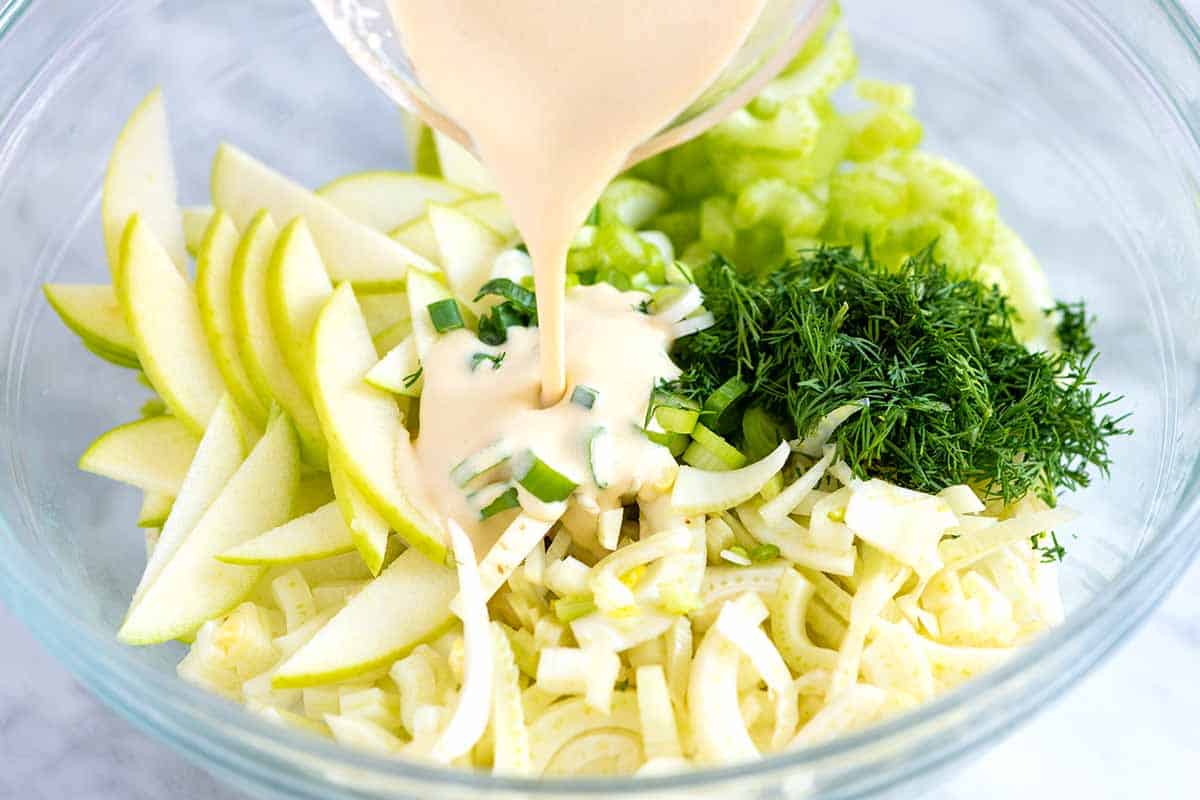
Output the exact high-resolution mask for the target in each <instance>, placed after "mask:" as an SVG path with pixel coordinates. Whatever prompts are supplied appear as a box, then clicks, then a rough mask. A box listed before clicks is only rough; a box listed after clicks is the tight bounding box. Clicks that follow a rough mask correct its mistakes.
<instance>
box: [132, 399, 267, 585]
mask: <svg viewBox="0 0 1200 800" xmlns="http://www.w3.org/2000/svg"><path fill="white" fill-rule="evenodd" d="M244 434H245V432H244V430H243V428H242V424H241V422H240V421H239V416H238V411H237V406H236V404H235V403H234V401H233V398H232V396H231V395H228V394H226V395H225V396H224V397H222V398H221V402H219V403H217V408H216V410H215V411H213V415H212V418H211V419H210V420H209V421H208V428H207V429H205V431H204V436H203V437H202V438H201V439H200V445H199V447H197V448H196V454H195V457H193V458H192V460H191V463H190V464H189V465H188V468H187V474H186V475H185V476H184V478H183V481H182V483H181V484H180V486H179V488H178V492H177V496H176V497H175V502H174V503H173V504H172V505H171V513H169V514H168V515H167V518H166V521H165V522H164V523H163V527H162V532H161V534H160V535H159V537H158V543H157V545H156V546H155V548H154V552H153V553H151V555H150V558H149V559H147V561H146V568H145V569H144V570H143V571H142V578H141V580H140V581H138V587H137V591H135V592H134V594H133V600H134V602H135V603H136V602H137V600H138V599H139V598H140V597H141V596H142V594H143V593H144V592H145V590H146V587H148V586H149V585H150V584H151V582H152V581H153V580H154V579H155V578H156V577H157V576H158V573H159V572H161V571H162V568H163V565H164V564H166V563H167V561H168V560H169V559H170V557H171V555H173V554H174V552H175V551H176V550H178V549H179V546H180V544H182V542H183V540H184V538H185V537H186V536H187V535H188V534H189V533H191V531H192V529H193V528H195V527H196V523H197V522H199V521H200V517H202V516H203V515H204V512H205V511H207V510H208V507H209V506H210V505H212V502H213V500H214V499H215V498H216V497H217V495H218V494H220V493H221V490H222V489H224V488H225V484H227V483H229V480H230V478H232V477H233V474H234V473H235V472H237V469H238V467H239V466H241V463H242V461H243V460H244V459H245V456H246V442H245V436H244Z"/></svg>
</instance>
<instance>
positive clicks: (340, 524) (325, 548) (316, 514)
mask: <svg viewBox="0 0 1200 800" xmlns="http://www.w3.org/2000/svg"><path fill="white" fill-rule="evenodd" d="M352 550H354V539H353V537H352V536H351V534H350V529H349V528H347V527H346V522H345V520H343V519H342V512H341V511H340V510H338V507H337V504H336V503H327V504H326V505H323V506H321V507H320V508H318V509H317V510H316V511H313V512H311V513H309V514H305V515H304V516H302V517H297V518H296V519H293V520H291V521H290V522H285V523H284V524H283V525H280V526H279V527H278V528H275V529H273V530H269V531H267V532H266V533H264V534H262V535H261V536H256V537H255V538H253V539H251V540H250V541H248V542H243V543H242V544H240V545H238V546H237V547H234V548H231V549H229V550H226V551H225V552H224V553H221V554H220V555H218V556H217V559H218V560H219V561H224V562H225V563H226V564H252V565H253V564H256V565H258V566H263V567H279V566H285V565H288V564H296V563H299V562H301V561H315V560H317V559H319V558H329V557H330V556H337V555H341V554H342V553H349V552H351V551H352Z"/></svg>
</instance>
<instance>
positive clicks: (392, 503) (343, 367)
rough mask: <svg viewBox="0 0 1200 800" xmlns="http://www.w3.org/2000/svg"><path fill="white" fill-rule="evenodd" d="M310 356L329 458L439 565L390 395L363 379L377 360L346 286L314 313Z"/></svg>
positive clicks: (439, 542)
mask: <svg viewBox="0 0 1200 800" xmlns="http://www.w3.org/2000/svg"><path fill="white" fill-rule="evenodd" d="M416 274H417V273H415V272H414V273H413V275H414V276H415V275H416ZM310 355H311V360H312V374H313V395H314V400H315V401H316V406H317V412H318V413H319V414H320V416H321V422H322V426H323V427H324V429H325V432H326V436H327V437H328V440H329V447H330V451H331V453H332V454H333V457H334V458H335V459H336V461H337V463H338V465H339V466H340V467H341V468H343V469H344V470H345V472H346V477H348V478H349V479H350V481H351V482H352V483H353V484H354V485H355V486H356V487H357V488H358V490H359V491H361V492H362V493H363V496H364V497H365V498H366V499H367V502H368V503H370V504H371V506H372V507H373V508H374V509H375V510H376V511H378V512H379V514H380V516H382V517H383V518H384V519H385V520H387V522H388V524H389V525H390V526H391V527H392V529H393V530H394V531H395V532H396V533H397V534H399V535H400V536H401V537H402V538H403V539H404V540H405V541H406V542H408V544H410V545H411V546H413V547H416V548H418V549H420V550H422V551H423V552H424V553H425V554H426V555H428V556H429V557H430V558H432V559H433V560H435V561H437V562H439V563H440V562H441V561H442V560H443V559H445V557H446V538H445V532H444V531H443V530H442V528H441V525H439V524H438V522H437V521H436V520H434V519H432V518H431V517H430V516H429V515H428V514H426V513H425V512H424V511H422V509H421V507H420V506H419V505H418V502H420V498H421V497H422V496H423V491H424V487H422V486H420V485H411V484H412V483H413V481H410V480H407V479H405V478H406V476H409V475H412V474H416V472H417V471H416V469H415V467H413V466H412V464H413V462H414V461H415V455H414V454H413V452H412V443H411V442H410V441H409V439H408V432H407V431H406V430H405V428H404V418H403V417H402V415H401V414H400V409H399V407H398V406H397V405H396V401H395V399H394V398H393V397H392V396H391V395H389V394H388V393H386V392H383V391H380V390H379V389H376V388H375V387H374V386H371V385H370V384H368V383H367V382H366V381H365V380H363V378H364V377H365V376H366V374H367V372H368V371H370V369H371V367H373V366H375V364H376V363H377V362H378V361H379V355H378V353H376V351H375V345H374V344H373V343H372V342H371V333H370V331H369V330H367V323H366V321H365V320H364V319H363V316H362V311H361V310H360V309H359V307H358V301H357V300H356V299H355V297H354V290H353V289H352V288H351V287H350V285H349V284H345V283H344V284H342V285H341V286H339V287H338V288H337V290H336V291H335V292H334V293H333V297H332V298H330V300H329V303H328V304H327V305H326V306H325V308H324V310H322V311H321V316H320V317H319V318H318V320H317V325H316V328H315V329H314V330H313V346H312V352H311V354H310Z"/></svg>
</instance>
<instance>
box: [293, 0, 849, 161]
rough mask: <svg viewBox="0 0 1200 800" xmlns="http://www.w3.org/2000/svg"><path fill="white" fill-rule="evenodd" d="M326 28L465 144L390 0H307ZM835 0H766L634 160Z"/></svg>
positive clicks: (776, 57)
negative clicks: (737, 45) (424, 79)
mask: <svg viewBox="0 0 1200 800" xmlns="http://www.w3.org/2000/svg"><path fill="white" fill-rule="evenodd" d="M310 2H311V3H312V5H313V7H314V8H315V9H316V10H317V12H318V13H319V14H320V15H321V19H322V20H324V22H325V25H326V26H327V27H328V28H329V31H330V32H331V33H332V34H333V36H334V38H335V39H337V41H338V43H339V44H341V45H342V47H344V48H345V50H346V53H347V54H348V55H349V56H350V58H351V59H352V60H353V61H354V63H356V64H358V66H359V67H360V68H361V69H362V71H363V72H364V73H366V75H367V76H368V77H369V78H370V79H371V80H372V81H373V82H374V83H375V85H376V86H378V87H379V88H380V89H382V90H383V91H384V93H385V94H387V95H388V96H389V97H391V98H392V100H394V101H396V103H397V104H399V105H400V106H401V107H402V108H405V109H407V110H408V111H410V112H412V113H413V114H415V115H417V116H418V117H420V118H421V119H422V120H424V121H425V122H426V123H427V124H429V125H431V126H433V127H434V128H436V129H437V130H439V131H441V132H442V133H444V134H446V135H448V136H450V138H452V139H454V140H455V141H457V142H458V143H459V144H461V145H463V146H464V147H466V148H468V149H472V142H471V137H470V135H469V134H468V133H467V131H466V130H464V129H463V128H462V127H461V126H460V125H459V124H458V123H457V122H456V121H455V120H453V119H452V118H451V117H450V116H449V115H447V114H446V113H445V112H444V111H442V110H441V109H440V108H438V105H437V102H436V99H437V98H434V97H430V95H429V93H428V92H427V91H426V90H425V89H424V87H422V86H421V81H420V79H419V77H418V76H417V74H416V70H414V69H413V65H412V62H411V60H410V59H409V57H408V54H407V53H405V52H404V47H403V44H402V42H401V40H400V39H401V37H399V36H397V35H396V29H395V26H394V25H393V24H392V15H391V10H390V8H391V3H390V2H389V0H310ZM829 3H830V0H766V2H765V3H764V5H763V9H762V13H761V14H760V15H759V17H758V22H757V23H755V25H754V28H753V29H751V31H750V33H749V34H748V35H747V36H746V41H745V42H744V43H743V45H742V47H741V49H740V50H739V51H738V52H737V53H736V54H735V55H734V57H733V58H732V59H731V60H730V62H729V64H728V65H727V66H726V67H725V70H724V71H723V72H722V73H721V74H720V75H719V76H718V77H717V79H716V80H715V81H713V84H712V86H710V87H709V88H708V89H707V90H706V91H705V92H704V94H702V95H701V96H700V97H698V98H697V99H696V101H695V102H694V103H692V105H690V106H688V107H687V108H685V109H684V110H683V111H682V112H680V114H679V115H678V116H677V117H676V118H675V119H674V120H672V122H671V124H669V125H667V127H666V128H664V129H663V130H661V131H659V132H658V133H657V134H656V135H655V136H654V137H653V138H652V139H650V140H649V141H647V142H643V143H642V144H641V145H640V146H639V147H638V148H637V149H636V150H634V151H633V153H632V154H631V155H630V160H629V166H632V165H634V164H636V163H637V162H639V161H642V160H643V159H646V158H649V157H650V156H652V155H654V154H655V153H659V152H661V151H663V150H666V149H667V148H670V147H674V146H675V145H677V144H679V143H681V142H685V141H687V140H688V139H691V138H693V137H694V136H697V135H699V134H700V133H703V132H704V131H705V130H707V129H708V128H710V127H712V126H713V125H715V124H716V123H717V122H720V121H721V119H723V118H724V117H726V116H728V115H729V113H730V112H732V111H734V110H735V109H737V108H739V107H741V106H743V105H745V104H746V103H748V102H749V101H750V99H751V98H752V97H754V95H755V94H757V93H758V91H759V90H760V89H762V87H763V86H765V85H766V83H767V81H769V80H770V79H771V78H773V77H775V76H776V75H777V74H779V71H780V70H782V69H783V68H784V67H785V66H787V63H788V62H789V61H791V60H792V58H793V57H794V56H795V55H796V53H797V52H799V50H800V47H801V46H802V45H803V44H804V42H805V41H806V40H807V39H808V37H809V35H810V34H811V33H812V31H813V29H814V28H816V26H817V25H818V23H819V22H820V21H821V19H822V18H823V17H824V15H825V11H826V10H827V9H828V8H829Z"/></svg>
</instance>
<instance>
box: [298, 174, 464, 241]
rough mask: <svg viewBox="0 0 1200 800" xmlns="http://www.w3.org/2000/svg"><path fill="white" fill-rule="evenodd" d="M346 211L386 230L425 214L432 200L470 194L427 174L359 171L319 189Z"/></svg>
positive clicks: (441, 200) (441, 201) (346, 213)
mask: <svg viewBox="0 0 1200 800" xmlns="http://www.w3.org/2000/svg"><path fill="white" fill-rule="evenodd" d="M317 194H318V195H320V196H321V197H324V198H325V199H326V200H328V201H329V202H331V203H333V204H334V205H335V206H337V207H338V209H339V210H341V212H342V213H343V214H345V215H346V216H349V217H353V218H354V219H356V220H358V221H359V222H361V223H363V224H364V225H369V226H370V227H372V228H374V229H375V230H377V231H381V232H383V233H387V232H388V231H391V230H395V229H396V228H398V227H399V226H401V225H403V224H404V223H406V222H408V221H409V220H413V219H416V218H417V217H419V216H421V215H422V214H424V213H425V207H426V206H427V205H429V204H430V203H453V202H455V201H456V200H461V199H463V198H464V197H467V196H468V195H470V192H469V191H468V190H466V189H464V188H462V187H461V186H455V185H454V184H452V183H447V182H446V181H444V180H441V179H439V178H431V177H429V176H428V175H414V174H413V173H411V172H392V171H379V172H357V173H354V174H353V175H346V176H343V177H341V178H338V179H337V180H335V181H333V182H332V183H328V184H326V185H325V186H322V187H321V188H320V189H318V190H317Z"/></svg>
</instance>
